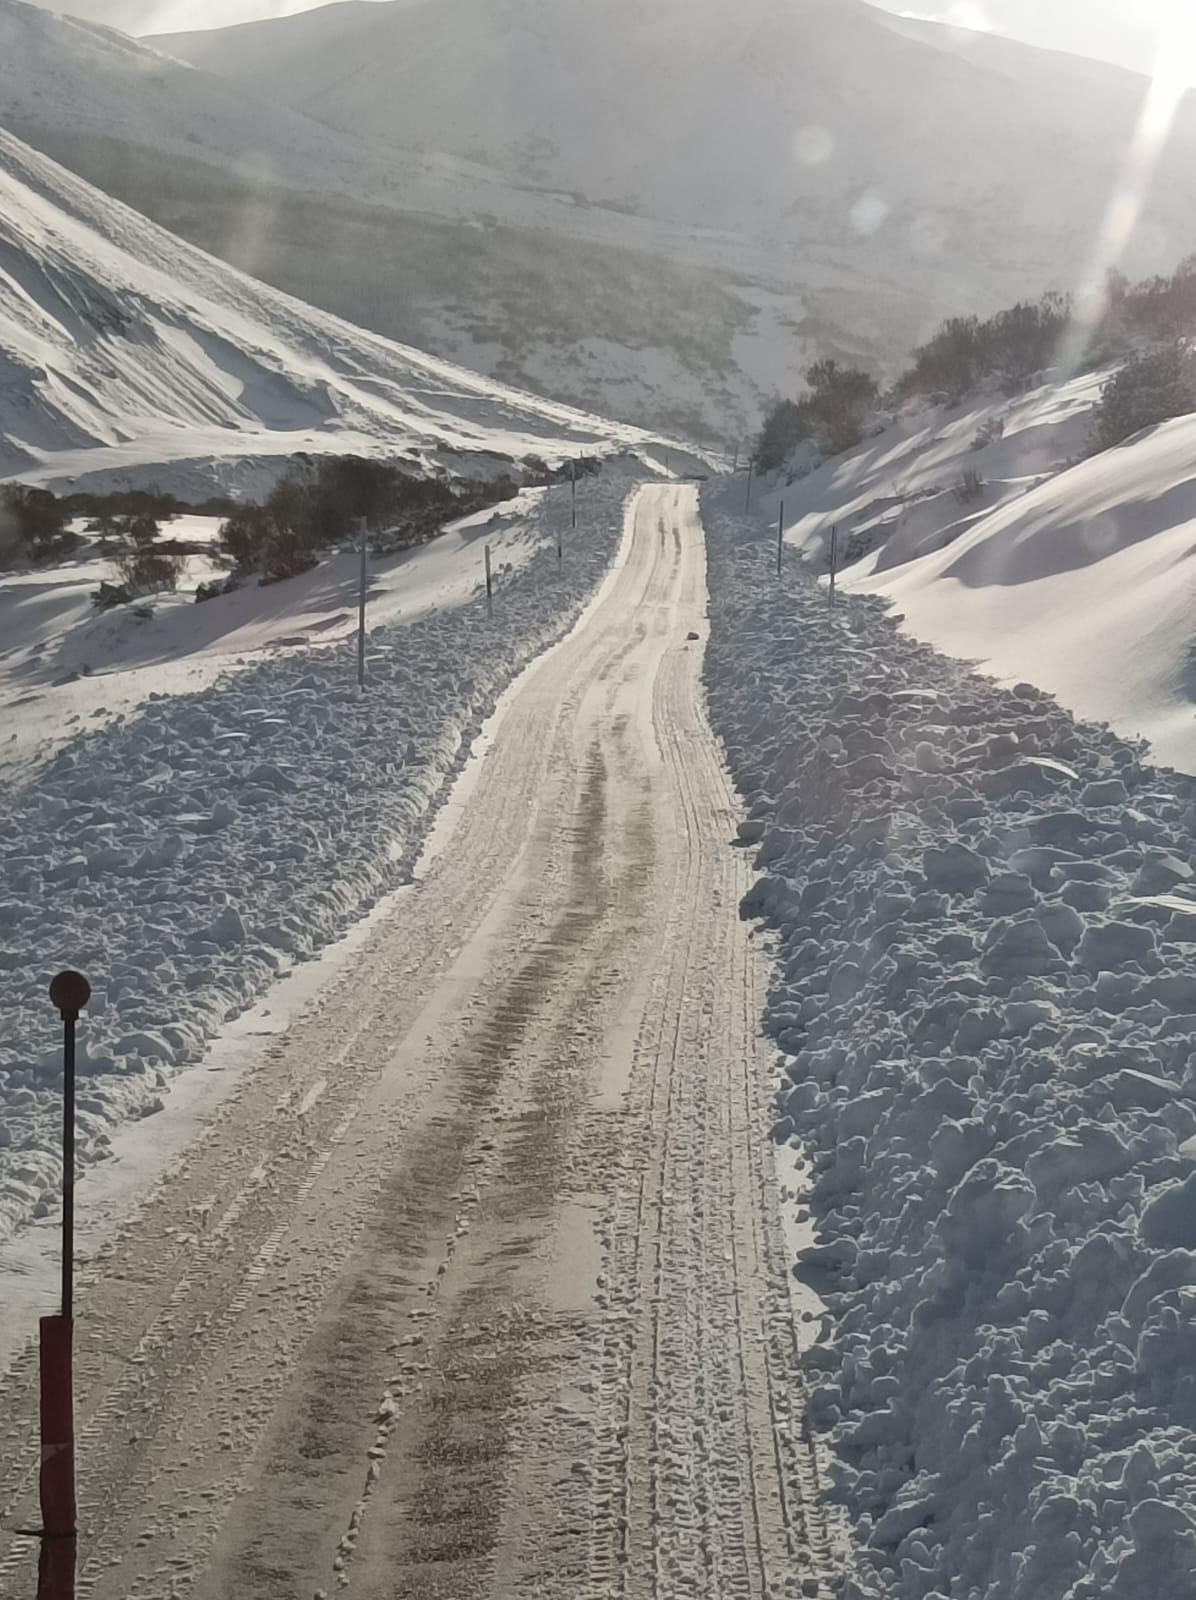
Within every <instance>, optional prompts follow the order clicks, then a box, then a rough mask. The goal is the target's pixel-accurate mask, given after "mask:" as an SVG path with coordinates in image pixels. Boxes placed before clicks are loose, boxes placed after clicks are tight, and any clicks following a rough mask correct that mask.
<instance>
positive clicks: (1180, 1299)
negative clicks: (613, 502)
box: [705, 495, 1196, 1600]
mask: <svg viewBox="0 0 1196 1600" xmlns="http://www.w3.org/2000/svg"><path fill="white" fill-rule="evenodd" d="M725 505H726V501H725V500H724V501H723V502H722V503H721V507H720V502H719V501H718V498H717V496H715V495H710V496H707V499H706V507H705V511H706V523H707V529H708V548H709V554H710V566H711V581H710V593H711V621H712V634H711V643H710V647H709V652H708V655H707V680H708V692H709V700H710V708H711V715H712V720H713V723H714V726H715V728H716V731H718V732H719V733H720V734H721V736H722V738H723V740H724V741H725V744H726V748H727V753H728V757H729V760H730V763H731V766H732V769H733V771H734V773H735V775H736V778H737V780H738V783H739V786H740V789H741V790H742V792H743V794H744V797H745V800H746V803H747V805H748V807H749V817H750V820H749V821H748V822H747V823H745V824H744V827H743V832H742V837H743V839H744V840H745V842H746V841H749V840H750V841H752V842H758V844H759V854H758V858H757V862H758V866H759V869H760V872H761V877H760V879H759V881H758V883H757V885H756V887H755V888H754V889H753V890H752V891H751V893H750V894H749V895H748V897H747V900H746V902H745V905H744V912H745V914H747V915H750V916H753V917H759V918H762V919H764V920H765V921H766V922H768V923H769V924H770V925H772V926H774V927H775V928H776V929H777V930H778V931H779V934H780V947H779V961H778V975H777V978H776V981H775V984H774V987H773V990H772V993H771V995H770V998H769V1003H768V1011H767V1017H766V1027H767V1030H768V1031H769V1032H770V1033H771V1034H772V1036H773V1037H774V1038H775V1039H776V1042H777V1047H778V1051H779V1052H780V1053H781V1066H782V1084H783V1087H782V1089H781V1092H780V1095H779V1099H778V1108H777V1111H778V1122H777V1127H776V1136H777V1138H778V1140H780V1141H782V1142H783V1141H787V1140H790V1139H794V1140H795V1143H796V1145H797V1148H798V1149H799V1150H802V1149H804V1150H805V1151H806V1152H808V1155H809V1159H810V1162H811V1169H810V1171H809V1173H808V1177H807V1182H806V1184H805V1188H806V1190H807V1195H808V1203H809V1204H810V1206H811V1207H812V1210H813V1213H814V1221H815V1223H816V1225H817V1230H818V1233H817V1243H816V1244H815V1246H814V1248H812V1249H810V1250H809V1251H807V1252H806V1253H805V1256H804V1259H803V1261H802V1262H801V1263H800V1264H799V1269H798V1270H799V1272H800V1273H801V1274H803V1275H808V1276H810V1277H811V1278H812V1279H813V1280H814V1281H815V1282H817V1284H818V1285H819V1287H820V1288H821V1289H822V1290H823V1292H824V1295H825V1297H826V1299H827V1301H828V1304H829V1306H830V1310H831V1316H830V1318H829V1319H828V1324H829V1326H828V1342H827V1343H825V1344H824V1345H822V1346H821V1347H817V1348H816V1349H815V1351H814V1352H813V1354H812V1355H811V1357H810V1382H811V1385H812V1393H811V1400H810V1404H811V1408H812V1412H813V1415H814V1417H815V1419H816V1422H817V1423H818V1424H819V1425H820V1426H821V1427H823V1428H825V1429H828V1430H830V1434H831V1440H832V1444H833V1447H834V1450H835V1454H836V1457H837V1461H838V1485H839V1490H840V1493H841V1494H842V1496H843V1498H844V1500H845V1501H846V1504H847V1505H848V1507H849V1508H850V1510H851V1512H852V1514H853V1516H854V1518H855V1521H856V1532H857V1544H858V1547H859V1549H860V1552H861V1555H860V1564H859V1570H858V1572H857V1573H856V1575H855V1578H854V1580H853V1583H852V1584H851V1585H849V1586H848V1593H849V1594H854V1595H855V1596H857V1597H859V1596H867V1597H877V1600H879V1597H884V1600H943V1597H944V1596H946V1595H961V1596H962V1595H967V1596H970V1597H976V1600H980V1597H983V1600H1159V1597H1160V1596H1163V1595H1166V1596H1179V1595H1181V1594H1186V1593H1188V1592H1190V1590H1191V1588H1192V1585H1193V1581H1194V1580H1196V1381H1194V1379H1193V1376H1192V1363H1191V1350H1192V1345H1193V1339H1194V1338H1196V1072H1194V1070H1193V1053H1194V1049H1196V976H1193V958H1194V955H1196V949H1194V947H1196V876H1194V873H1193V863H1194V861H1196V806H1194V804H1193V800H1194V790H1193V786H1192V785H1191V784H1190V783H1188V782H1187V781H1186V780H1184V779H1181V778H1178V777H1176V776H1175V775H1173V774H1168V773H1166V772H1162V771H1158V770H1155V769H1154V768H1152V767H1151V766H1150V765H1149V764H1148V762H1147V760H1146V759H1145V755H1144V751H1143V749H1142V748H1141V747H1136V746H1133V745H1130V744H1127V743H1125V742H1123V741H1122V740H1120V739H1119V738H1117V737H1116V736H1115V735H1114V734H1112V733H1110V732H1108V731H1107V730H1101V729H1099V728H1094V727H1091V726H1088V725H1084V724H1080V723H1076V722H1074V721H1073V720H1072V719H1071V717H1069V716H1068V715H1067V714H1066V713H1065V712H1064V711H1063V710H1062V709H1061V708H1060V707H1059V706H1058V704H1057V703H1056V702H1055V701H1053V700H1052V699H1051V698H1050V697H1049V696H1048V695H1045V694H1043V693H1041V692H1040V691H1039V690H1037V689H1034V688H1032V687H1030V686H1029V685H1026V684H1020V685H1017V686H1015V687H1014V688H1013V689H1012V690H1009V689H1004V688H1001V687H999V686H997V685H996V684H994V683H993V682H991V681H989V680H986V679H983V678H980V677H977V676H974V675H972V674H970V673H969V672H968V671H967V670H966V668H964V667H963V666H961V665H959V664H957V663H954V662H951V661H949V660H947V659H945V658H944V657H941V656H938V655H936V654H935V653H934V651H933V650H931V649H930V648H929V647H928V646H926V645H924V644H919V643H917V642H916V641H914V640H911V639H908V638H905V637H902V636H900V635H899V634H898V632H897V630H896V627H895V625H894V623H893V621H892V620H891V619H889V618H887V617H886V616H885V615H884V613H883V609H882V607H881V606H880V604H879V602H877V601H876V600H875V599H869V598H846V599H844V600H842V601H841V602H840V603H839V605H838V606H836V607H835V608H833V609H832V608H831V607H830V606H829V605H828V603H827V599H826V595H825V592H824V591H822V590H820V589H819V588H818V586H817V585H816V584H815V583H814V582H813V581H812V580H811V578H810V577H809V576H808V574H806V573H804V572H803V571H802V569H801V568H800V566H799V564H798V563H797V562H796V561H795V560H793V558H790V566H789V568H788V570H787V572H786V574H785V577H784V579H783V581H781V582H778V581H777V580H776V578H775V574H774V568H773V563H772V554H771V549H770V548H769V546H768V544H767V543H766V542H762V541H761V539H760V536H759V530H758V528H756V527H750V526H746V525H744V524H742V523H741V522H740V521H739V520H738V518H737V517H735V516H733V515H729V514H727V512H726V510H725Z"/></svg>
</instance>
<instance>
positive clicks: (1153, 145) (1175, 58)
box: [1060, 0, 1196, 368]
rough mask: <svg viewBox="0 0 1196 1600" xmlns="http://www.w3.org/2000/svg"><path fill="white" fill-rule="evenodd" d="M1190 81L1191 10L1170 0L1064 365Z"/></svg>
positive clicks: (1193, 67)
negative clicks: (1148, 79) (1139, 111)
mask: <svg viewBox="0 0 1196 1600" xmlns="http://www.w3.org/2000/svg"><path fill="white" fill-rule="evenodd" d="M1193 84H1196V11H1194V10H1193V7H1192V5H1191V0H1170V3H1169V4H1167V5H1166V6H1165V7H1164V9H1163V12H1162V15H1161V19H1160V31H1159V50H1158V56H1157V58H1156V61H1155V70H1154V77H1153V78H1152V80H1151V84H1150V88H1149V90H1148V91H1147V95H1146V99H1145V101H1144V103H1143V106H1142V115H1141V117H1140V118H1139V121H1138V127H1137V129H1136V131H1135V133H1134V137H1133V139H1132V140H1131V141H1130V147H1129V149H1128V150H1127V152H1126V158H1125V165H1124V167H1123V168H1122V171H1121V176H1120V178H1119V179H1118V182H1117V186H1116V188H1115V189H1114V191H1113V193H1112V195H1111V196H1110V198H1109V205H1108V208H1107V210H1106V212H1105V216H1104V221H1103V223H1102V224H1101V230H1100V234H1099V236H1098V238H1097V243H1096V249H1095V251H1094V252H1093V258H1092V261H1091V262H1090V264H1089V270H1088V272H1087V273H1086V274H1085V277H1084V280H1083V282H1082V284H1081V285H1080V289H1079V291H1078V293H1077V295H1076V312H1075V317H1074V319H1073V321H1072V326H1071V329H1070V331H1069V333H1068V335H1067V338H1066V339H1065V341H1064V348H1063V349H1062V350H1061V351H1060V361H1061V363H1062V365H1064V366H1066V367H1073V368H1074V367H1077V366H1078V365H1079V363H1080V362H1081V360H1082V359H1083V357H1084V354H1085V351H1086V350H1087V348H1088V345H1089V342H1090V340H1091V338H1092V335H1093V332H1094V331H1095V329H1096V327H1097V325H1098V323H1099V322H1100V319H1101V317H1102V316H1103V315H1104V312H1105V309H1106V304H1107V290H1106V283H1107V279H1108V274H1109V272H1110V271H1111V270H1112V269H1113V268H1115V267H1118V266H1120V264H1121V262H1122V260H1123V259H1124V256H1125V253H1126V249H1127V248H1128V246H1129V243H1130V240H1131V239H1132V238H1133V236H1134V231H1135V229H1136V228H1137V226H1138V222H1139V220H1140V218H1141V215H1142V210H1143V207H1144V205H1145V203H1146V196H1147V191H1148V190H1149V188H1150V182H1151V179H1152V178H1153V176H1154V172H1155V168H1156V167H1157V166H1158V164H1159V160H1160V158H1161V157H1162V154H1163V151H1164V149H1165V148H1166V145H1167V140H1168V139H1169V138H1170V135H1171V129H1172V127H1173V125H1174V123H1175V117H1176V113H1177V112H1178V111H1179V107H1180V103H1181V101H1182V100H1183V98H1184V95H1185V94H1186V93H1187V92H1188V90H1189V89H1190V88H1191V87H1192V86H1193Z"/></svg>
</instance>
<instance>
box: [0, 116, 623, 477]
mask: <svg viewBox="0 0 1196 1600" xmlns="http://www.w3.org/2000/svg"><path fill="white" fill-rule="evenodd" d="M643 443H645V438H644V435H642V434H641V433H640V432H638V430H636V429H633V428H626V427H620V426H619V425H617V424H613V423H607V422H604V421H602V420H600V419H599V418H597V417H593V416H588V415H585V414H584V413H581V412H577V411H573V410H570V409H569V408H567V407H565V406H559V405H555V404H553V403H551V402H548V401H543V400H538V399H535V398H533V397H531V396H530V395H526V394H520V393H518V392H517V391H515V390H512V389H509V388H506V387H504V386H503V385H501V384H498V383H494V382H492V381H490V380H488V379H485V378H480V377H477V376H475V375H474V374H472V373H468V372H465V371H463V370H461V369H459V368H457V367H453V366H450V365H448V364H446V363H444V362H440V361H436V360H434V359H432V358H429V357H427V356H424V355H421V354H419V353H418V352H416V351H414V350H410V349H406V348H404V347H402V346H400V345H397V344H394V343H392V342H390V341H389V340H386V339H383V338H381V337H378V336H376V335H374V334H370V333H366V332H363V331H362V330H361V329H359V328H355V327H353V326H351V325H350V324H348V323H345V322H342V321H340V320H339V319H337V318H336V317H333V316H329V315H327V314H326V313H324V312H321V311H316V310H313V309H312V308H310V307H308V306H306V305H303V304H301V303H300V302H298V301H296V300H293V299H290V298H289V297H288V296H286V295H283V294H281V293H279V292H277V291H276V290H274V289H271V288H268V287H266V286H265V285H263V284H261V283H258V282H256V281H254V280H253V279H251V278H248V277H246V276H244V275H243V274H241V273H239V272H237V271H235V270H234V269H232V268H230V267H228V266H226V265H225V264H224V263H222V262H219V261H216V260H215V259H213V258H212V257H210V256H207V255H205V254H204V253H203V252H202V251H199V250H196V249H194V248H193V247H192V246H190V245H188V244H185V243H183V242H181V241H180V240H178V239H176V238H174V237H173V236H172V235H171V234H168V233H166V232H165V231H164V230H163V229H161V228H159V227H157V226H156V225H155V224H153V223H151V222H149V221H147V220H146V219H145V218H144V217H141V216H139V215H138V214H137V213H136V212H133V211H131V210H129V209H128V208H127V207H126V206H124V205H121V204H120V203H118V202H116V201H113V200H111V199H110V198H109V197H108V196H107V195H104V194H101V193H100V192H99V191H98V190H96V189H93V188H92V187H91V186H90V185H88V184H86V183H84V182H82V181H81V180H79V179H77V178H75V177H74V176H73V175H71V174H69V173H67V172H66V171H65V170H64V169H63V168H61V167H59V166H57V165H56V164H55V163H53V162H52V161H50V160H48V159H46V158H45V157H43V156H41V155H40V154H37V153H35V152H34V151H32V150H31V149H29V148H28V147H27V146H25V145H23V144H22V143H21V142H20V141H18V140H17V139H15V138H13V137H12V136H11V135H8V134H5V133H3V132H0V475H4V474H8V475H14V474H19V475H20V476H22V477H23V478H27V479H38V478H40V479H47V480H50V479H53V480H60V479H63V478H68V477H78V476H80V475H82V474H95V473H109V474H110V473H113V472H117V473H127V472H130V471H132V470H134V469H142V468H145V467H146V466H147V465H151V466H154V467H163V468H165V467H166V464H173V467H172V470H170V471H159V472H157V474H156V476H157V477H158V479H159V481H160V482H162V484H163V485H164V486H166V485H167V484H170V486H172V487H175V488H178V489H180V490H185V489H188V488H197V487H203V486H212V485H215V484H219V483H229V482H235V481H240V480H239V479H237V478H236V473H237V472H240V473H243V472H244V470H245V469H244V464H245V463H246V462H247V461H250V462H252V461H253V460H254V459H257V460H259V461H261V460H262V459H265V460H266V461H267V462H268V461H269V460H270V459H272V458H275V459H276V458H277V457H279V456H283V455H290V454H291V453H292V452H294V451H298V450H307V451H315V452H321V451H323V452H329V451H348V450H353V451H358V452H362V453H367V454H368V453H378V452H382V451H385V452H386V453H387V454H389V455H401V456H404V457H406V458H409V459H411V460H412V461H419V462H426V461H428V460H430V459H431V458H432V456H433V455H434V453H436V452H440V459H441V460H443V459H445V455H446V453H447V454H448V455H449V456H450V457H451V456H452V455H453V454H454V453H472V452H490V453H492V454H497V455H503V456H511V457H519V456H523V455H527V454H530V453H535V454H538V455H541V456H544V457H547V458H549V459H551V458H554V457H555V458H558V459H559V458H560V457H561V456H563V455H565V454H570V455H572V454H577V453H579V452H590V453H606V452H609V451H611V450H616V449H634V448H636V447H637V446H638V445H642V444H643ZM222 464H223V465H222ZM234 468H235V471H234Z"/></svg>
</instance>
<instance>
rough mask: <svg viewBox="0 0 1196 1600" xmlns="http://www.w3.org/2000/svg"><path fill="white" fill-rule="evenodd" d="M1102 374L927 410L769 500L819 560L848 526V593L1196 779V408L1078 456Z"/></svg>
mask: <svg viewBox="0 0 1196 1600" xmlns="http://www.w3.org/2000/svg"><path fill="white" fill-rule="evenodd" d="M1107 376H1108V374H1107V373H1105V372H1098V373H1089V374H1085V375H1083V376H1081V377H1078V378H1071V379H1066V380H1061V379H1052V381H1050V382H1048V383H1046V384H1044V385H1042V386H1041V387H1040V388H1038V389H1035V390H1034V391H1033V392H1031V393H1029V394H1026V395H1022V396H1020V397H1018V398H1017V399H1014V400H1008V399H992V400H990V401H988V402H986V403H984V404H980V405H977V406H975V407H971V408H969V409H966V410H960V409H958V408H957V409H955V410H947V409H945V408H942V407H935V408H930V409H927V410H923V411H921V412H920V413H917V414H915V415H912V416H910V417H907V418H905V419H903V420H901V421H899V422H898V423H897V424H896V425H895V426H893V427H892V428H889V429H887V430H886V431H885V432H884V433H883V434H880V435H879V436H877V437H876V438H874V439H871V440H869V441H868V442H867V444H865V445H863V446H862V447H861V448H860V449H858V450H856V451H853V452H851V453H850V454H848V455H846V456H842V457H837V458H835V459H834V460H832V461H829V462H827V463H826V464H825V465H824V466H822V467H820V468H819V469H818V470H817V471H816V472H814V473H812V474H810V476H809V477H808V478H805V479H803V480H801V481H799V482H795V483H792V484H787V485H784V486H783V487H782V486H781V484H780V483H779V482H777V483H775V484H772V485H770V486H769V487H768V489H767V490H766V492H765V494H764V496H763V497H762V501H761V510H762V512H763V514H764V515H765V516H766V517H767V516H771V517H772V518H774V519H775V517H776V515H777V507H778V502H779V500H780V499H781V498H782V497H783V498H784V501H785V508H786V528H787V533H788V537H789V538H790V539H791V540H792V541H793V542H794V543H796V544H798V545H800V546H801V547H802V549H803V550H804V551H805V552H806V553H807V554H808V555H809V556H810V557H811V559H812V560H814V561H816V562H818V563H821V562H822V561H823V558H824V550H825V546H826V542H827V539H828V536H829V532H830V528H831V526H832V524H837V525H838V528H839V540H840V544H839V548H840V553H841V554H842V555H846V557H847V559H848V560H849V561H851V562H852V564H851V565H849V566H848V567H847V568H846V569H845V571H844V572H843V575H842V581H843V586H844V588H846V589H849V590H856V591H859V592H864V593H870V594H881V595H884V596H886V597H887V598H888V599H890V600H892V601H893V603H894V605H895V606H896V608H897V610H898V611H899V612H901V614H902V615H903V617H904V619H905V625H906V627H907V628H908V629H909V630H910V631H911V632H913V633H916V634H917V635H918V636H919V637H920V638H923V639H926V640H928V641H929V642H930V643H932V644H934V645H936V646H938V648H939V649H941V650H946V651H948V652H949V653H950V654H952V655H956V656H959V657H961V658H963V659H965V660H968V661H971V662H973V663H975V664H977V665H979V666H981V667H983V668H984V670H986V671H988V672H991V673H992V674H993V675H994V676H996V677H999V678H1002V679H1004V680H1006V681H1008V682H1010V683H1013V682H1016V681H1017V680H1018V679H1029V680H1030V681H1032V682H1034V683H1037V684H1040V685H1041V686H1042V687H1043V688H1045V689H1049V690H1050V691H1051V692H1052V693H1053V694H1055V695H1057V696H1058V697H1059V699H1060V700H1061V701H1062V702H1063V703H1064V705H1066V706H1067V707H1068V709H1069V710H1070V711H1072V712H1074V713H1075V714H1076V715H1078V716H1081V717H1088V718H1093V719H1095V720H1099V721H1102V722H1109V723H1110V724H1111V725H1112V726H1113V727H1114V728H1116V730H1117V731H1118V732H1119V733H1121V734H1123V735H1125V736H1127V737H1130V738H1139V737H1141V738H1146V739H1149V740H1150V742H1151V745H1152V746H1153V749H1154V752H1155V754H1156V756H1157V757H1158V758H1159V759H1160V760H1162V761H1165V762H1167V763H1168V764H1169V765H1172V766H1175V767H1178V768H1180V769H1181V770H1182V771H1186V772H1196V668H1194V667H1193V660H1192V634H1193V629H1192V625H1191V616H1192V608H1193V602H1194V601H1196V561H1193V560H1191V559H1190V558H1191V556H1192V554H1193V552H1194V551H1196V466H1194V465H1193V462H1194V460H1196V417H1189V418H1181V419H1179V420H1177V421H1175V422H1171V423H1168V424H1166V425H1164V426H1163V427H1160V428H1157V429H1155V430H1153V431H1152V432H1151V433H1149V434H1148V435H1146V436H1144V437H1142V438H1139V439H1137V440H1135V441H1134V442H1132V443H1129V444H1126V445H1124V446H1122V447H1121V448H1119V449H1117V450H1111V451H1107V452H1105V453H1104V454H1102V455H1099V456H1096V457H1093V458H1091V459H1087V460H1084V459H1080V458H1081V457H1082V456H1083V455H1084V453H1085V450H1086V442H1087V438H1088V433H1089V428H1090V423H1091V411H1092V407H1093V405H1094V404H1095V403H1096V401H1097V399H1099V394H1100V388H1101V384H1102V382H1103V381H1104V379H1105V378H1106V377H1107ZM999 430H1003V432H1002V431H999ZM985 438H987V441H988V442H987V443H982V444H980V445H979V448H974V447H973V446H974V443H979V441H980V440H982V439H985ZM1073 463H1075V464H1074V465H1073ZM967 472H974V473H975V474H977V477H978V479H979V485H978V490H977V492H976V494H975V498H971V499H966V500H964V499H961V498H960V496H959V495H958V494H957V490H959V489H960V487H961V480H962V478H963V475H964V474H965V473H967ZM774 526H775V520H774ZM857 557H858V558H859V559H856V558H857Z"/></svg>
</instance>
